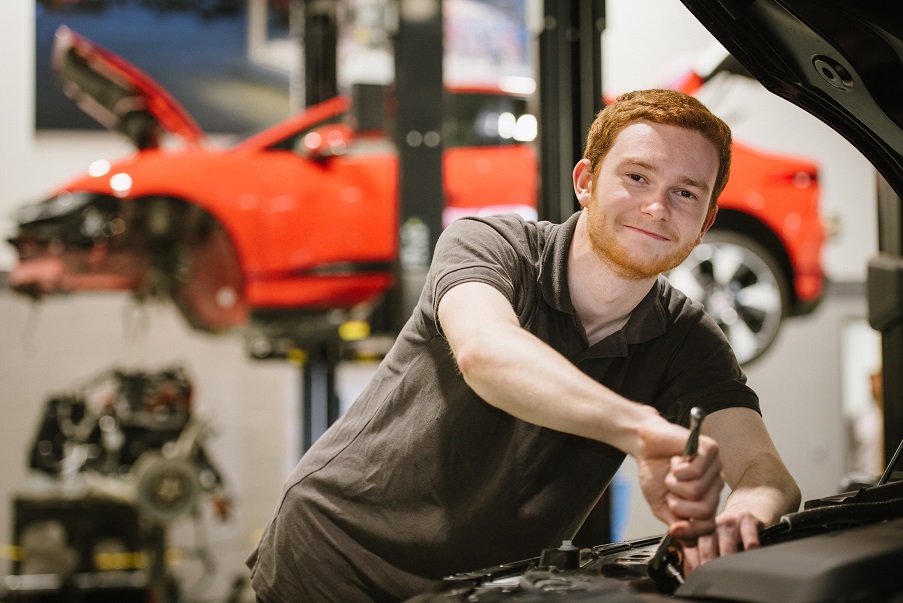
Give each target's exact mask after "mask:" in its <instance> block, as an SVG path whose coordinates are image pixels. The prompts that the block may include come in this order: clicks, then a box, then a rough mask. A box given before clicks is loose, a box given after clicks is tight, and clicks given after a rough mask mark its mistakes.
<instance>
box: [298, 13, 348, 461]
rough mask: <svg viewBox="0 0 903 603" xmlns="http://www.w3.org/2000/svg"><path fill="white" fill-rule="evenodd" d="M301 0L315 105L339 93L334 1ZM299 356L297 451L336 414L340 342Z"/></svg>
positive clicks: (310, 100) (308, 99) (307, 77)
mask: <svg viewBox="0 0 903 603" xmlns="http://www.w3.org/2000/svg"><path fill="white" fill-rule="evenodd" d="M295 1H298V2H301V3H302V5H303V7H302V8H303V10H301V11H299V12H300V13H301V14H302V15H303V19H304V22H303V24H302V27H303V32H304V36H303V39H302V40H301V43H302V44H303V45H304V51H303V55H304V74H303V76H304V104H305V106H306V107H310V106H311V105H315V104H317V103H319V102H322V101H324V100H326V99H328V98H332V97H334V96H336V95H337V94H338V74H337V69H336V53H337V45H338V24H337V17H336V6H335V2H334V1H333V0H295ZM304 347H305V350H304V355H303V358H302V359H301V388H302V392H301V393H302V398H301V400H302V404H301V409H300V411H301V426H302V432H301V434H300V442H299V447H300V454H302V455H303V454H304V453H305V452H306V451H307V449H308V448H310V446H311V445H312V444H313V443H314V442H315V441H316V440H317V438H319V437H320V436H321V435H323V433H324V432H325V431H326V429H327V428H328V427H329V426H330V425H332V423H333V422H335V420H336V419H337V418H338V417H339V397H338V394H337V393H336V388H335V373H336V365H337V364H338V361H339V349H340V341H339V339H338V336H336V338H335V339H325V340H322V341H318V342H315V343H312V344H309V345H306V346H304Z"/></svg>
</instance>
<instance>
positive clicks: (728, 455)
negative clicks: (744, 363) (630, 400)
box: [685, 408, 800, 571]
mask: <svg viewBox="0 0 903 603" xmlns="http://www.w3.org/2000/svg"><path fill="white" fill-rule="evenodd" d="M702 430H703V432H704V433H706V434H707V435H709V436H711V437H712V438H714V439H715V440H716V441H718V442H721V443H722V444H721V448H720V451H721V462H722V465H723V471H722V475H723V476H724V480H725V482H726V483H727V485H728V487H729V488H730V489H731V493H730V495H729V496H728V498H727V501H726V503H725V507H724V511H722V512H721V513H720V514H719V515H718V517H717V518H716V525H717V529H716V531H715V532H714V533H713V534H712V535H711V536H706V537H703V538H700V539H699V542H698V546H697V547H696V548H695V549H685V559H686V560H685V570H690V571H692V569H694V568H695V567H697V566H698V565H701V564H703V563H706V562H707V561H710V560H712V559H714V558H715V557H718V556H720V555H727V554H730V553H733V552H735V551H736V550H737V548H738V545H739V544H740V543H742V544H743V547H744V548H745V549H752V548H755V547H757V546H759V529H760V528H761V527H763V526H767V525H771V524H773V523H775V522H777V521H778V520H779V519H780V518H781V516H782V515H784V514H785V513H791V512H793V511H796V510H797V509H798V508H799V505H800V490H799V487H798V486H797V484H796V482H795V481H794V479H793V477H791V475H790V473H789V472H788V471H787V468H786V467H785V466H784V463H783V461H782V460H781V457H780V456H779V455H778V451H777V450H776V449H775V447H774V443H773V442H772V441H771V436H769V435H768V431H767V429H766V428H765V423H764V422H763V421H762V417H761V416H760V415H759V413H757V412H755V411H754V410H751V409H749V408H728V409H724V410H719V411H718V412H715V413H712V414H711V415H709V416H708V417H707V418H706V422H705V424H704V425H703V429H702Z"/></svg>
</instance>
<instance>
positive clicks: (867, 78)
mask: <svg viewBox="0 0 903 603" xmlns="http://www.w3.org/2000/svg"><path fill="white" fill-rule="evenodd" d="M682 2H683V3H684V5H686V7H687V8H688V9H689V10H690V11H691V12H692V13H693V14H694V15H695V16H696V18H697V19H698V20H699V21H700V23H702V24H703V25H704V26H705V27H706V28H707V29H708V30H709V31H710V32H711V33H712V35H714V36H715V37H716V38H717V39H718V40H719V41H720V42H721V43H722V44H723V45H724V47H725V48H727V50H728V51H730V52H731V54H733V55H734V57H736V58H737V59H738V60H739V61H740V62H741V63H742V64H743V65H744V66H745V67H746V68H747V69H748V70H749V71H750V73H751V74H752V75H753V76H754V77H755V78H756V79H758V80H759V81H760V82H761V83H762V84H763V85H764V86H765V87H766V88H768V89H769V90H771V91H772V92H774V93H775V94H777V95H778V96H781V97H783V98H785V99H787V100H789V101H790V102H792V103H794V104H796V105H798V106H799V107H802V108H803V109H805V110H806V111H808V112H809V113H812V114H813V115H815V116H816V117H818V118H819V119H821V120H822V121H824V122H825V123H827V124H828V125H830V126H831V127H832V128H834V129H835V130H836V131H837V132H839V133H840V134H841V135H842V136H844V137H845V138H846V139H847V140H849V141H850V142H851V143H852V144H853V145H854V146H855V147H856V148H857V149H859V151H860V152H862V154H863V155H865V156H866V157H867V158H868V159H869V160H870V161H871V162H872V164H873V165H874V166H875V167H876V168H877V169H878V171H879V172H880V173H881V174H882V175H883V176H884V178H885V179H886V180H887V181H888V183H889V184H890V185H891V186H892V187H893V188H894V190H895V191H896V192H897V194H898V195H900V196H903V94H901V90H903V84H901V82H903V62H901V61H903V59H901V57H903V42H901V37H903V19H900V5H899V4H898V3H897V2H891V1H879V2H867V1H865V2H863V1H860V2H849V1H848V0H845V1H840V0H819V1H815V0H718V1H716V0H682Z"/></svg>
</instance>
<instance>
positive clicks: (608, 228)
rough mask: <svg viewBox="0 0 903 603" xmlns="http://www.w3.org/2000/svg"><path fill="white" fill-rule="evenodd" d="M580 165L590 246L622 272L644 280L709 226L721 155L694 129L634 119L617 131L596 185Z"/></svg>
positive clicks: (680, 256) (679, 258) (686, 250)
mask: <svg viewBox="0 0 903 603" xmlns="http://www.w3.org/2000/svg"><path fill="white" fill-rule="evenodd" d="M581 164H582V168H581ZM581 164H578V165H577V168H576V169H575V170H574V178H575V189H576V191H577V197H578V199H579V200H580V205H582V206H583V207H585V208H586V209H587V231H588V234H589V240H590V244H591V246H592V248H593V251H594V252H595V254H596V256H597V257H599V258H600V259H601V260H602V261H603V262H605V263H606V264H607V265H609V266H610V267H611V268H613V269H614V270H615V272H616V273H617V274H619V275H620V276H623V277H626V278H632V279H645V278H649V277H652V276H655V275H658V274H659V273H661V272H664V271H667V270H670V269H671V268H674V267H675V266H677V265H679V264H680V263H681V262H683V261H684V260H685V259H686V258H687V256H688V255H689V254H690V251H692V249H693V247H695V246H696V245H697V244H698V243H699V241H700V239H701V238H702V235H703V234H705V231H706V230H707V229H708V227H709V226H711V221H712V220H713V219H714V211H712V212H710V211H709V201H710V199H711V195H712V189H713V187H714V185H715V179H716V177H717V172H718V155H717V153H716V151H715V147H714V145H712V143H710V142H709V141H708V140H706V139H705V137H703V136H702V134H700V133H699V132H696V131H695V130H689V129H686V128H681V127H679V126H671V125H664V124H656V123H651V122H645V121H641V122H637V123H634V124H631V125H629V126H627V127H625V128H624V129H623V130H621V132H620V133H618V135H617V137H616V138H615V142H614V144H613V145H612V147H611V149H610V150H609V152H608V154H607V155H605V157H604V159H603V160H602V162H601V164H600V166H599V176H598V179H597V181H596V183H595V185H592V184H591V183H592V174H591V173H590V168H589V161H587V160H585V159H584V160H582V161H581Z"/></svg>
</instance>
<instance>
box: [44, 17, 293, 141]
mask: <svg viewBox="0 0 903 603" xmlns="http://www.w3.org/2000/svg"><path fill="white" fill-rule="evenodd" d="M252 1H257V0H252ZM260 1H262V2H266V1H267V0H260ZM267 6H268V11H267V22H266V28H267V34H266V38H267V40H269V41H272V40H277V39H279V38H287V37H288V35H289V27H288V2H287V1H285V2H268V4H267ZM35 10H36V19H35V23H36V30H35V128H36V129H37V130H73V129H74V130H81V129H99V128H101V126H100V125H99V124H98V123H97V122H95V121H94V120H93V119H92V118H90V117H89V116H88V115H86V114H85V113H84V112H82V111H81V110H80V109H79V108H78V107H76V106H75V104H74V103H73V102H71V101H70V100H69V99H68V98H66V97H65V95H64V94H63V93H62V91H60V89H59V87H58V86H57V84H56V82H55V81H54V77H53V73H52V71H51V48H52V46H53V39H54V35H55V33H56V31H57V29H58V28H59V27H60V26H66V27H68V28H70V29H71V30H73V31H75V32H77V33H78V34H80V35H82V36H84V37H86V38H88V39H90V40H91V41H92V42H94V43H95V44H98V45H100V46H102V47H104V48H106V49H107V50H109V51H111V52H113V53H115V54H117V55H119V56H120V57H122V58H123V59H125V60H126V61H128V62H129V63H131V64H132V65H134V66H136V67H138V68H139V69H141V70H142V71H143V72H144V73H146V74H147V75H148V76H150V77H151V78H152V79H153V80H155V81H156V82H157V83H158V84H160V86H162V87H163V88H164V89H165V90H166V91H167V92H169V94H170V95H171V96H173V97H174V98H175V99H176V101H178V102H179V103H180V104H181V105H182V106H183V107H185V109H186V110H187V111H188V113H189V114H191V116H192V117H194V119H195V120H196V121H197V122H198V124H199V125H200V127H201V129H202V130H204V131H205V132H208V133H223V134H247V133H251V132H255V131H258V130H261V129H263V128H264V127H267V126H270V125H272V124H274V123H277V122H278V121H280V120H282V119H285V118H286V117H287V116H288V114H289V80H288V73H287V72H284V73H280V71H279V69H270V68H267V66H261V65H259V64H252V63H251V62H250V61H249V60H248V56H247V55H248V53H247V52H246V38H247V21H248V10H247V0H178V1H176V0H38V1H37V2H36V4H35Z"/></svg>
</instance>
